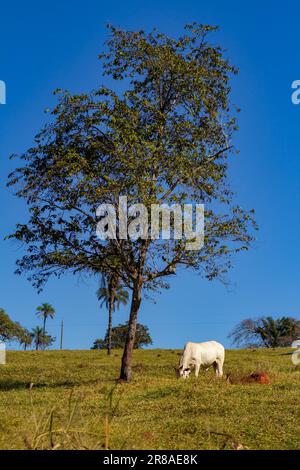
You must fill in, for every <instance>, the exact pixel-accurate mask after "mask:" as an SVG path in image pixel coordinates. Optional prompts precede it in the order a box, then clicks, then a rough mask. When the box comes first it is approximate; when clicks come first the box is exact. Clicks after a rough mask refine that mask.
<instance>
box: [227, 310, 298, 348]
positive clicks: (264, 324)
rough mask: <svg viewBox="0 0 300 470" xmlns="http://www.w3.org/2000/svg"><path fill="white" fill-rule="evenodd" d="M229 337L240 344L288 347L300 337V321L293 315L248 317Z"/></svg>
mask: <svg viewBox="0 0 300 470" xmlns="http://www.w3.org/2000/svg"><path fill="white" fill-rule="evenodd" d="M228 337H229V338H230V339H231V340H232V342H233V343H234V344H236V345H238V346H245V347H249V346H258V347H265V348H277V347H288V346H291V344H292V342H293V341H295V340H297V339H300V321H299V320H297V319H296V318H293V317H281V318H277V319H274V318H272V317H270V316H269V317H261V318H258V319H251V318H247V319H246V320H243V321H241V322H240V323H239V324H238V325H237V326H236V327H235V328H234V329H233V330H232V332H231V333H230V334H229V335H228Z"/></svg>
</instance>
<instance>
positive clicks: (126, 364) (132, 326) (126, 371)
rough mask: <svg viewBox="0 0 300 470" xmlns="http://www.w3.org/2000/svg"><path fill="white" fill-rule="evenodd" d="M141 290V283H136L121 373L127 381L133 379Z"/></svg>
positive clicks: (121, 378) (122, 378)
mask: <svg viewBox="0 0 300 470" xmlns="http://www.w3.org/2000/svg"><path fill="white" fill-rule="evenodd" d="M141 290H142V285H141V283H136V285H135V287H134V290H133V293H132V300H131V308H130V316H129V324H128V333H127V338H126V343H125V347H124V352H123V357H122V365H121V373H120V380H124V381H126V382H130V380H131V362H132V351H133V347H134V341H135V333H136V324H137V317H138V312H139V308H140V305H141Z"/></svg>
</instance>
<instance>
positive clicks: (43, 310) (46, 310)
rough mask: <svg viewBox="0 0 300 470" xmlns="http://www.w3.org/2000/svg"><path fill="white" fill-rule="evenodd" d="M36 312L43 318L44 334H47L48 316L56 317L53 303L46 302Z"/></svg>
mask: <svg viewBox="0 0 300 470" xmlns="http://www.w3.org/2000/svg"><path fill="white" fill-rule="evenodd" d="M36 314H37V316H38V317H39V318H42V319H43V334H44V335H45V331H46V321H47V318H48V317H49V318H54V316H55V309H54V307H52V305H51V304H48V303H46V302H45V303H43V304H42V305H40V306H39V307H38V308H37V309H36Z"/></svg>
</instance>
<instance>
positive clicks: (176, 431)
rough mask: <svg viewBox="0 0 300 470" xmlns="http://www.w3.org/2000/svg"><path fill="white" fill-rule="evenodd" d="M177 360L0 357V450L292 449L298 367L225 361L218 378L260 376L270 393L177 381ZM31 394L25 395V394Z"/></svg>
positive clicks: (162, 355)
mask: <svg viewBox="0 0 300 470" xmlns="http://www.w3.org/2000/svg"><path fill="white" fill-rule="evenodd" d="M178 353H179V352H178V351H171V350H148V351H135V353H134V378H133V382H132V383H131V384H116V382H115V379H116V378H117V377H118V372H119V365H120V359H121V354H122V353H121V351H114V354H113V357H111V358H108V357H107V356H106V352H105V351H101V352H99V351H45V352H40V351H38V352H36V351H26V352H8V358H7V359H8V360H7V364H6V365H5V366H0V415H1V421H0V448H1V449H11V448H14V449H24V448H25V449H26V448H39V449H42V448H51V447H53V448H55V449H64V448H65V449H72V448H76V449H78V448H89V449H92V448H96V449H103V448H105V447H107V448H110V449H222V448H225V449H234V448H249V449H296V448H298V449H299V448H300V419H299V418H300V406H299V383H300V366H299V365H298V366H294V365H293V364H292V362H291V350H288V349H277V350H256V351H251V350H239V351H238V350H234V351H227V356H226V361H225V375H226V373H231V374H233V375H236V376H239V375H241V374H249V373H251V372H253V371H255V370H263V371H266V372H267V373H268V374H269V376H270V379H271V384H269V385H261V384H257V383H253V384H239V383H235V384H230V383H228V381H226V379H225V378H224V379H223V380H217V379H216V378H215V377H214V374H213V371H212V370H210V371H209V372H202V373H201V375H200V377H199V379H198V380H196V379H195V377H194V376H193V377H191V378H190V379H189V380H186V381H183V380H177V379H176V378H175V373H174V369H173V367H174V366H175V365H176V364H177V362H178V358H179V356H178ZM30 384H31V385H30Z"/></svg>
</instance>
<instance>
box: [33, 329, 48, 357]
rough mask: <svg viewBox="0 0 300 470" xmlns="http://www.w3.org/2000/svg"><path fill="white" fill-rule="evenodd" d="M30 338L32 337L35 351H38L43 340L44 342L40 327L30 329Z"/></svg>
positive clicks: (43, 334) (43, 333)
mask: <svg viewBox="0 0 300 470" xmlns="http://www.w3.org/2000/svg"><path fill="white" fill-rule="evenodd" d="M31 336H32V340H33V342H34V344H35V349H36V351H37V350H38V349H39V347H40V346H42V344H43V340H44V337H45V331H44V330H43V328H41V327H40V326H36V327H35V328H33V329H32V333H31Z"/></svg>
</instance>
